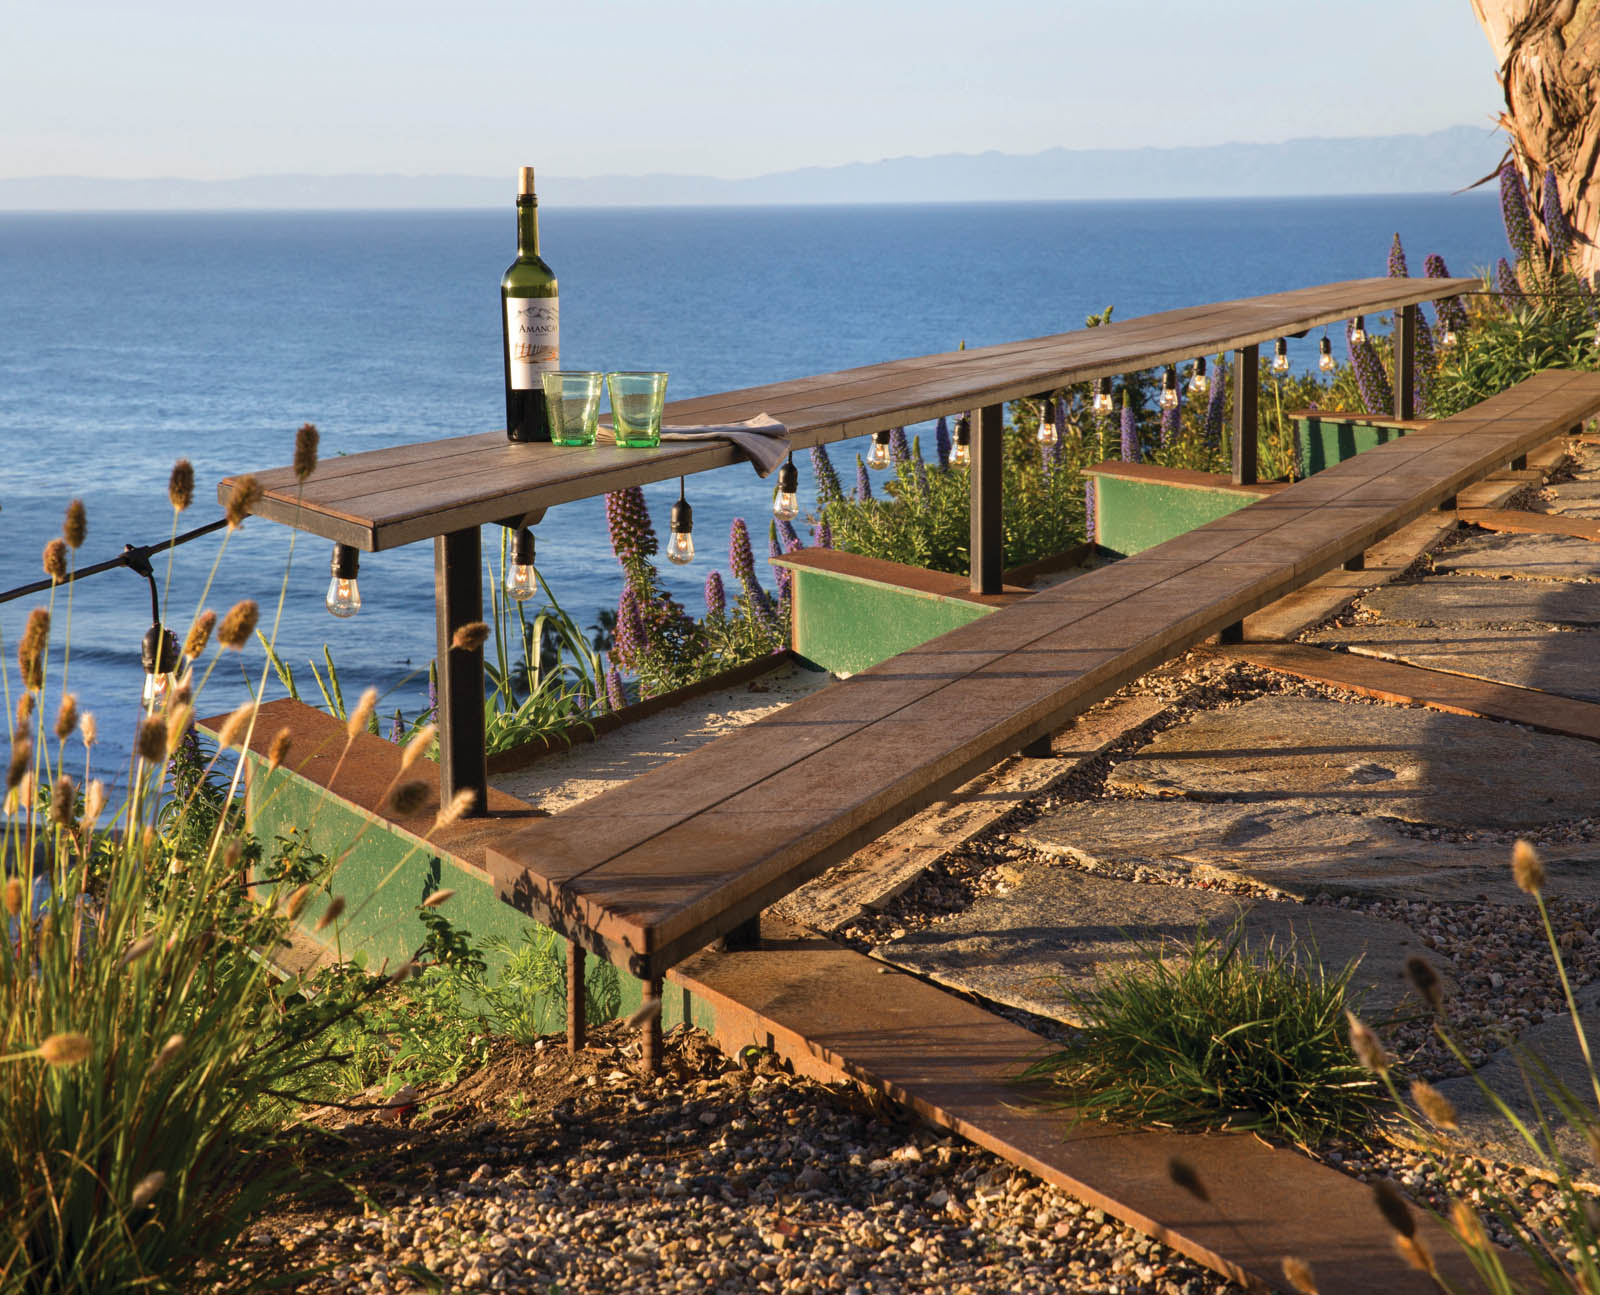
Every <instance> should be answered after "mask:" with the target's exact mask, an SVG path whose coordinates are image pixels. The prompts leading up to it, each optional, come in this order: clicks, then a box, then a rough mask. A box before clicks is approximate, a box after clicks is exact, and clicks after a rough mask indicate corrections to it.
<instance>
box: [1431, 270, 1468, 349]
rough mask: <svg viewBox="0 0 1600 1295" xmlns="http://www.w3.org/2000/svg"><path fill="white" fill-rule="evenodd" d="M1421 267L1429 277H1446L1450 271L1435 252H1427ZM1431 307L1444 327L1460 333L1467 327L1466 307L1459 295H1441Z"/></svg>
mask: <svg viewBox="0 0 1600 1295" xmlns="http://www.w3.org/2000/svg"><path fill="white" fill-rule="evenodd" d="M1423 268H1424V270H1425V272H1426V274H1427V276H1428V278H1430V279H1448V278H1449V277H1450V271H1449V270H1448V269H1446V268H1445V263H1444V257H1442V256H1440V255H1439V254H1438V253H1437V252H1430V253H1428V259H1427V260H1426V261H1424V262H1423ZM1433 308H1434V309H1435V310H1437V311H1438V312H1439V323H1440V324H1441V325H1443V326H1444V327H1445V328H1448V329H1452V330H1453V331H1455V332H1457V333H1460V332H1464V331H1465V330H1466V327H1467V308H1466V307H1465V306H1463V305H1462V304H1461V298H1460V297H1441V298H1440V299H1439V300H1438V301H1435V302H1434V303H1433Z"/></svg>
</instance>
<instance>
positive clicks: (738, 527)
mask: <svg viewBox="0 0 1600 1295" xmlns="http://www.w3.org/2000/svg"><path fill="white" fill-rule="evenodd" d="M728 566H729V568H730V569H731V570H732V571H733V574H734V577H735V578H736V579H737V580H738V581H739V583H740V584H741V585H743V586H744V591H745V593H749V592H750V591H751V590H752V589H755V588H758V587H759V586H758V585H757V584H756V559H755V555H754V554H753V553H752V552H751V551H750V532H749V530H747V529H746V528H745V524H744V518H742V517H735V518H734V519H733V525H732V527H730V528H729V531H728Z"/></svg>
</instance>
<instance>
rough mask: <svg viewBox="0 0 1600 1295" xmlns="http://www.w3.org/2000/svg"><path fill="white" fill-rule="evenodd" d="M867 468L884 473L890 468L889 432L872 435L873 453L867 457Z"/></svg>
mask: <svg viewBox="0 0 1600 1295" xmlns="http://www.w3.org/2000/svg"><path fill="white" fill-rule="evenodd" d="M867 466H868V467H869V468H872V469H874V470H876V471H882V470H883V469H884V468H886V467H888V466H889V433H888V432H887V431H883V432H874V433H873V434H872V453H871V454H869V455H867Z"/></svg>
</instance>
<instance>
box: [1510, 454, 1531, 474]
mask: <svg viewBox="0 0 1600 1295" xmlns="http://www.w3.org/2000/svg"><path fill="white" fill-rule="evenodd" d="M1527 467H1528V456H1527V455H1526V454H1519V455H1517V457H1516V458H1514V459H1512V460H1511V470H1512V471H1513V472H1525V471H1526V470H1527Z"/></svg>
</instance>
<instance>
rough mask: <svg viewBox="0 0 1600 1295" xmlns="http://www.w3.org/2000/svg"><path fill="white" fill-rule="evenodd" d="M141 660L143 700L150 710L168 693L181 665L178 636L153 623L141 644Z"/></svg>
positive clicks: (146, 707)
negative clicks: (142, 667)
mask: <svg viewBox="0 0 1600 1295" xmlns="http://www.w3.org/2000/svg"><path fill="white" fill-rule="evenodd" d="M139 661H140V663H141V664H142V665H143V666H144V692H143V694H142V700H143V702H144V705H145V709H147V710H148V709H149V708H150V707H151V706H152V705H154V704H155V703H156V702H157V701H158V700H159V699H160V698H161V697H162V696H163V695H164V694H165V693H166V691H167V685H168V684H169V683H170V682H171V681H172V676H173V673H174V672H175V671H176V670H177V669H178V667H179V664H180V662H179V648H178V636H177V635H176V634H174V633H173V632H172V631H171V630H169V629H166V628H164V627H163V626H162V625H160V624H159V623H157V624H155V625H152V626H151V627H150V628H149V629H147V630H146V631H145V632H144V641H143V642H142V643H140V645H139Z"/></svg>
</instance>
